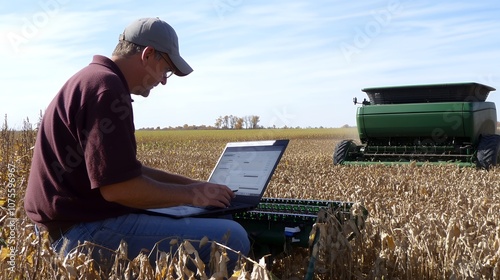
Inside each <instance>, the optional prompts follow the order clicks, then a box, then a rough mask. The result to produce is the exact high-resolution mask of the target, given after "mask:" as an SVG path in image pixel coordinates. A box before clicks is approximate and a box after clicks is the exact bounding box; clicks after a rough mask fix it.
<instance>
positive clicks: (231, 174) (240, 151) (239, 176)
mask: <svg viewBox="0 0 500 280" xmlns="http://www.w3.org/2000/svg"><path fill="white" fill-rule="evenodd" d="M280 144H281V145H280ZM285 148H286V144H284V145H283V143H281V142H280V141H256V142H241V143H229V144H228V145H227V146H226V148H225V150H224V152H223V153H222V155H221V157H220V159H219V161H218V162H217V165H216V166H215V168H214V170H213V171H212V174H211V175H210V177H209V180H208V181H209V182H211V183H217V184H223V185H226V186H228V187H229V188H231V189H232V190H238V192H237V196H260V195H261V194H262V192H263V190H264V188H265V187H266V185H267V183H268V182H269V180H270V177H271V175H272V173H273V172H274V169H275V168H276V165H277V164H278V162H279V159H280V157H281V155H282V154H283V150H284V149H285Z"/></svg>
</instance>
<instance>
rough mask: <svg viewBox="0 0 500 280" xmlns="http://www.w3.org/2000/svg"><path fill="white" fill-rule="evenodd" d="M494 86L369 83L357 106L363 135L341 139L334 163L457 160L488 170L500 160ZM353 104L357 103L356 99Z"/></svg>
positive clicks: (336, 148) (360, 129) (438, 161)
mask: <svg viewBox="0 0 500 280" xmlns="http://www.w3.org/2000/svg"><path fill="white" fill-rule="evenodd" d="M494 90H495V89H494V88H492V87H490V86H486V85H483V84H479V83H453V84H433V85H410V86H397V87H379V88H366V89H363V90H362V91H364V92H366V94H367V95H368V98H369V100H366V99H365V100H364V101H363V102H362V103H361V106H360V107H358V109H357V114H356V123H357V128H358V134H359V140H360V141H361V144H360V145H359V144H356V142H355V141H354V140H343V141H341V142H340V143H338V144H337V146H336V147H335V151H334V154H333V163H334V164H363V163H380V162H381V163H405V162H406V163H408V162H412V161H416V162H417V163H419V164H420V163H424V162H429V163H443V162H450V163H457V164H459V165H465V166H478V167H482V168H486V169H488V168H489V167H491V166H495V165H496V164H497V163H500V135H497V134H496V133H497V132H496V127H497V113H496V108H495V104H494V103H493V102H486V98H487V97H488V94H489V93H490V91H494ZM354 103H355V104H358V102H357V100H356V98H355V99H354Z"/></svg>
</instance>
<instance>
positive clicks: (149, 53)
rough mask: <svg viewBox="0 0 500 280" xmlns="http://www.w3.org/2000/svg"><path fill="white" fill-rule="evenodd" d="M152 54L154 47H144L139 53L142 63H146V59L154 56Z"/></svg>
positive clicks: (153, 53)
mask: <svg viewBox="0 0 500 280" xmlns="http://www.w3.org/2000/svg"><path fill="white" fill-rule="evenodd" d="M154 55H155V49H154V48H153V47H150V46H147V47H146V48H144V50H142V53H141V61H142V64H143V65H147V64H148V60H149V59H151V58H154Z"/></svg>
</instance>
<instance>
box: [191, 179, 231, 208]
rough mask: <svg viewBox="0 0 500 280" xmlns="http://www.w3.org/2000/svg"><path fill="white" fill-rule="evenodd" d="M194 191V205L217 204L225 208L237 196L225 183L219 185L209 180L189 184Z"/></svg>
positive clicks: (216, 205)
mask: <svg viewBox="0 0 500 280" xmlns="http://www.w3.org/2000/svg"><path fill="white" fill-rule="evenodd" d="M186 187H190V188H191V191H192V192H193V202H192V204H193V205H194V206H203V207H204V206H215V207H221V208H225V207H228V206H229V205H230V203H231V199H233V198H234V197H235V194H234V192H233V191H232V190H231V189H230V188H228V187H227V186H224V185H218V184H213V183H208V182H199V183H193V184H190V185H187V186H186Z"/></svg>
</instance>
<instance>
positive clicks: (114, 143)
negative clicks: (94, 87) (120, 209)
mask: <svg viewBox="0 0 500 280" xmlns="http://www.w3.org/2000/svg"><path fill="white" fill-rule="evenodd" d="M77 123H78V126H79V129H78V138H79V141H80V144H81V148H82V153H83V155H84V158H85V163H86V168H87V173H88V175H89V179H90V182H91V187H92V188H93V189H94V188H98V187H101V186H105V185H109V184H115V183H119V182H122V181H126V180H129V179H132V178H134V177H137V176H139V175H140V174H141V163H140V162H139V161H138V160H137V144H136V140H135V127H134V123H133V110H132V103H131V97H130V94H120V93H117V92H114V91H111V90H108V91H104V92H102V93H100V94H98V95H96V96H95V97H94V98H93V99H92V100H89V102H87V103H86V104H85V107H84V108H82V109H81V111H80V114H79V115H78V116H77Z"/></svg>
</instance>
